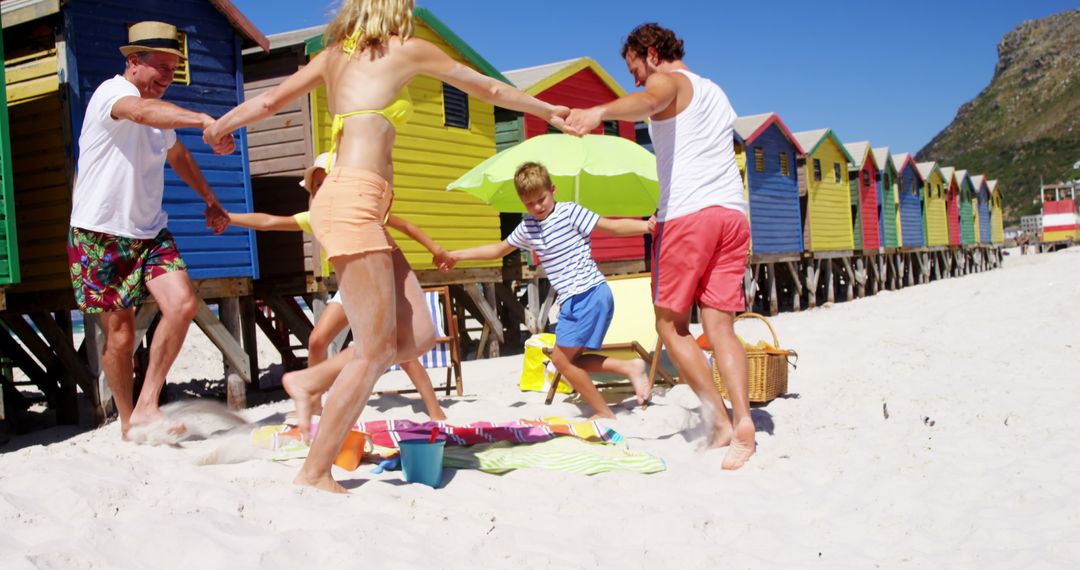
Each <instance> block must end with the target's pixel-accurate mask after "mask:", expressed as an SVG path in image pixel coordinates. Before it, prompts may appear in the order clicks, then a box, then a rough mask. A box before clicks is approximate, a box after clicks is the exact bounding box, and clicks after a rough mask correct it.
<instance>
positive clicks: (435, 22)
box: [304, 7, 509, 83]
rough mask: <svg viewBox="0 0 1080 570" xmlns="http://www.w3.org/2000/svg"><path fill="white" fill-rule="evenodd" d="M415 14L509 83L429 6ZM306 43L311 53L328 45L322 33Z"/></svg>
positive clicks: (479, 65)
mask: <svg viewBox="0 0 1080 570" xmlns="http://www.w3.org/2000/svg"><path fill="white" fill-rule="evenodd" d="M413 16H415V17H416V19H418V20H420V21H421V22H423V23H424V24H427V25H428V27H430V28H431V29H433V30H435V33H437V34H439V36H441V37H442V39H444V40H446V43H448V44H450V45H451V46H452V47H453V48H454V49H456V50H457V51H458V52H459V53H461V55H463V56H465V59H467V60H469V63H471V64H473V65H475V66H476V68H477V69H479V70H480V71H481V72H483V73H484V74H485V75H487V76H489V77H494V78H495V79H498V80H499V81H502V82H504V83H509V81H508V80H507V79H506V77H504V76H503V74H502V73H499V70H498V69H495V67H494V66H492V65H491V63H489V62H488V60H486V59H484V58H483V57H482V56H481V55H480V54H479V53H477V52H476V50H474V49H473V48H472V46H470V45H469V44H467V43H465V40H463V39H461V36H459V35H457V34H456V33H454V30H451V29H450V28H448V27H447V26H446V24H444V23H443V22H442V20H440V19H438V18H436V17H435V14H432V13H431V12H430V11H429V10H428V9H427V8H419V7H418V8H416V9H415V10H413ZM304 43H305V44H306V45H305V50H306V51H307V53H309V54H312V53H315V52H318V51H322V49H323V48H325V47H326V44H325V43H323V36H322V34H317V35H315V36H314V37H311V38H308V39H307V40H306V41H305V42H304Z"/></svg>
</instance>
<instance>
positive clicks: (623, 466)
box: [443, 437, 666, 475]
mask: <svg viewBox="0 0 1080 570" xmlns="http://www.w3.org/2000/svg"><path fill="white" fill-rule="evenodd" d="M443 465H444V466H445V467H450V468H454V469H479V470H481V471H484V472H486V473H495V474H503V473H507V472H509V471H513V470H514V469H523V468H527V467H531V468H535V469H546V470H548V471H561V472H563V473H578V474H582V475H595V474H597V473H604V472H606V471H631V472H634V473H646V474H647V473H657V472H660V471H663V470H664V469H666V466H665V465H664V460H663V459H660V458H659V457H655V456H653V455H649V454H647V453H638V452H634V451H630V449H629V448H627V447H626V444H608V443H590V442H587V441H584V440H581V439H577V438H574V437H557V438H555V439H552V440H549V441H542V442H539V443H532V444H520V443H519V444H515V443H514V442H510V441H499V442H496V443H492V444H481V445H474V446H472V447H459V446H447V447H446V449H445V451H444V456H443Z"/></svg>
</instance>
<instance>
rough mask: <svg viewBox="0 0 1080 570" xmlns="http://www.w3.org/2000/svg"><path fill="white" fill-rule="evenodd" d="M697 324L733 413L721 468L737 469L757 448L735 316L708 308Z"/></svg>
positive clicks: (744, 351) (744, 357)
mask: <svg viewBox="0 0 1080 570" xmlns="http://www.w3.org/2000/svg"><path fill="white" fill-rule="evenodd" d="M701 324H702V326H704V328H705V335H706V336H707V337H708V338H709V343H710V344H711V345H712V347H713V360H714V361H715V362H716V367H717V368H718V369H719V370H720V377H721V378H722V379H723V382H724V387H725V388H727V392H728V399H729V400H731V411H732V412H733V414H734V416H735V417H734V422H733V426H734V434H733V436H732V438H731V447H729V448H728V451H727V455H725V456H724V462H723V467H724V469H738V468H740V467H742V466H743V464H745V463H746V461H747V460H749V459H750V456H751V455H753V454H754V451H755V449H756V448H757V445H756V442H755V439H754V435H755V428H754V419H753V418H752V417H751V416H750V378H749V375H748V372H747V368H748V366H749V365H748V363H747V360H746V349H745V348H743V345H742V342H740V341H739V338H738V337H737V336H735V314H734V313H733V312H731V311H720V310H718V309H713V308H709V307H702V308H701Z"/></svg>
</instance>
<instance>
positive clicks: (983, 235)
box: [971, 174, 991, 243]
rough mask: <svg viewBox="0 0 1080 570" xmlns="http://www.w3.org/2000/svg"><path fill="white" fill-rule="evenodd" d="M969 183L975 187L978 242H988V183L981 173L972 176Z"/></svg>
mask: <svg viewBox="0 0 1080 570" xmlns="http://www.w3.org/2000/svg"><path fill="white" fill-rule="evenodd" d="M971 184H972V186H974V187H975V201H976V209H975V212H976V215H977V216H978V224H977V227H978V228H979V235H978V242H979V243H990V241H991V240H990V185H989V184H988V183H987V181H986V176H984V175H982V174H977V175H975V176H972V177H971Z"/></svg>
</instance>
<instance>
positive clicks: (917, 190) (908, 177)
mask: <svg viewBox="0 0 1080 570" xmlns="http://www.w3.org/2000/svg"><path fill="white" fill-rule="evenodd" d="M893 166H895V167H896V181H897V192H898V195H899V197H900V246H901V247H903V248H919V247H923V246H925V245H926V237H925V236H924V235H923V232H924V229H923V222H922V220H923V206H922V187H923V179H922V176H921V175H920V174H919V169H918V167H917V166H916V165H915V159H914V158H912V156H911V155H910V154H908V153H906V152H902V153H900V154H896V155H893Z"/></svg>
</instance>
